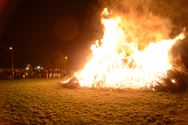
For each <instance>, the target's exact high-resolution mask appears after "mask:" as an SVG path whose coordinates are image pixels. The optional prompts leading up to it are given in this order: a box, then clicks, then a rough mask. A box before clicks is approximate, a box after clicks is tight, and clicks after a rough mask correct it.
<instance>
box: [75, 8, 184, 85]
mask: <svg viewBox="0 0 188 125" xmlns="http://www.w3.org/2000/svg"><path fill="white" fill-rule="evenodd" d="M127 23H128V22H126V20H124V18H122V17H121V16H111V15H110V14H109V12H108V10H107V8H105V9H104V11H103V13H102V24H103V25H104V35H103V38H102V39H101V40H96V42H95V44H93V45H91V51H92V57H91V59H90V60H89V61H88V63H87V64H86V65H85V66H84V68H83V69H82V70H81V71H79V72H76V73H75V74H74V77H76V78H77V80H78V81H79V84H80V86H82V87H106V88H149V87H151V86H155V85H156V84H157V82H156V81H160V80H161V78H162V77H164V76H165V75H167V72H168V70H170V69H172V68H173V66H172V64H171V63H170V62H171V60H170V58H169V50H170V49H171V47H172V46H173V45H174V44H175V43H176V41H177V40H179V39H183V38H184V35H183V34H180V35H178V36H177V37H175V38H174V39H167V40H162V39H161V40H158V41H156V39H155V41H147V42H148V44H147V45H144V47H142V48H141V47H140V43H138V41H139V40H138V39H134V38H130V37H129V36H130V35H127V34H130V33H129V32H127V31H129V28H130V27H129V25H131V24H127ZM130 31H131V30H130ZM135 35H136V34H135ZM157 35H158V34H157ZM158 38H159V37H158ZM160 38H162V37H160ZM134 40H135V41H134Z"/></svg>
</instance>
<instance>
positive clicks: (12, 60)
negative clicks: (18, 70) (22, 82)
mask: <svg viewBox="0 0 188 125" xmlns="http://www.w3.org/2000/svg"><path fill="white" fill-rule="evenodd" d="M9 50H10V51H11V62H12V63H11V70H12V78H14V50H13V47H11V46H10V47H9Z"/></svg>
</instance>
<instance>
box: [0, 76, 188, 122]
mask: <svg viewBox="0 0 188 125" xmlns="http://www.w3.org/2000/svg"><path fill="white" fill-rule="evenodd" d="M0 124H2V125H3V124H33V125H34V124H42V125H43V124H60V125H61V124H68V125H69V124H73V125H74V124H76V125H85V124H87V125H88V124H98V125H105V124H106V125H109V124H124V125H147V124H152V125H168V124H170V125H171V124H176V125H186V124H188V94H179V95H175V94H171V93H163V92H153V91H143V90H110V89H89V88H79V89H67V88H62V87H61V86H60V84H59V80H54V79H49V80H45V79H41V80H40V79H33V80H13V81H0Z"/></svg>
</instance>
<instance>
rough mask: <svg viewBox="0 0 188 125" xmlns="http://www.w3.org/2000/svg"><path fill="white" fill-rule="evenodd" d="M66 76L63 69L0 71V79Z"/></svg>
mask: <svg viewBox="0 0 188 125" xmlns="http://www.w3.org/2000/svg"><path fill="white" fill-rule="evenodd" d="M66 74H67V71H65V70H64V69H58V68H54V69H52V68H50V69H39V68H37V69H22V68H16V69H14V71H12V70H11V69H0V79H10V80H11V79H29V78H61V77H63V76H65V75H66Z"/></svg>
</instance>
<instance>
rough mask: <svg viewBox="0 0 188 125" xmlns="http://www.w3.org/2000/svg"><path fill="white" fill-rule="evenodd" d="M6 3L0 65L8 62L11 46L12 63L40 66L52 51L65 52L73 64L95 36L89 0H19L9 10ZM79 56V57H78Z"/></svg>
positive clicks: (5, 65) (9, 60)
mask: <svg viewBox="0 0 188 125" xmlns="http://www.w3.org/2000/svg"><path fill="white" fill-rule="evenodd" d="M12 4H13V3H11V0H10V1H9V3H7V5H8V6H7V8H8V7H9V9H5V10H6V11H5V10H4V13H3V14H4V15H5V14H6V15H8V16H9V17H8V18H6V19H5V17H4V18H3V16H2V15H1V17H2V19H4V22H5V24H4V25H3V26H4V28H3V30H2V29H1V30H2V31H3V32H2V34H1V41H0V42H1V46H0V51H1V55H0V67H9V66H10V65H11V53H10V50H8V47H9V46H13V47H14V50H15V53H14V62H15V66H17V67H20V66H25V65H26V64H28V63H29V64H32V65H39V64H40V65H41V64H42V62H43V60H44V58H47V57H48V56H49V55H51V54H53V53H55V52H61V53H63V54H65V55H68V56H69V57H70V59H71V62H72V63H73V65H75V63H76V61H78V63H79V60H83V59H84V58H85V56H86V53H88V50H89V47H88V46H89V44H88V43H90V42H91V41H92V40H93V39H95V38H94V35H93V34H94V33H93V30H92V24H91V19H92V16H93V14H94V12H93V10H92V9H91V8H92V6H93V1H92V0H21V1H20V2H18V3H17V6H16V7H14V9H13V11H11V12H7V11H8V10H10V9H11V7H10V6H11V5H12ZM78 58H79V59H78Z"/></svg>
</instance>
